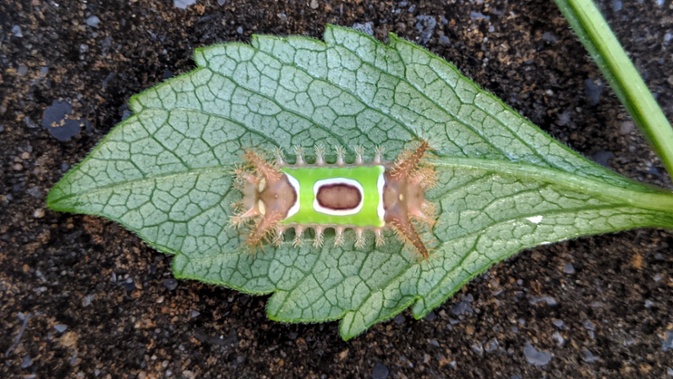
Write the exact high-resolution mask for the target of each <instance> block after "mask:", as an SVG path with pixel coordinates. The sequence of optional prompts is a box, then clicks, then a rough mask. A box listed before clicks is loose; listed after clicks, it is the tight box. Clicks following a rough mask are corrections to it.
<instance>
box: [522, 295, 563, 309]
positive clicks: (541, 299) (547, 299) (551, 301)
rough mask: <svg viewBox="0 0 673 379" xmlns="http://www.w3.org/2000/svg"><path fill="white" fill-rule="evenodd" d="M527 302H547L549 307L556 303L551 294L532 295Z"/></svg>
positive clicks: (532, 303) (533, 303)
mask: <svg viewBox="0 0 673 379" xmlns="http://www.w3.org/2000/svg"><path fill="white" fill-rule="evenodd" d="M528 303H529V304H531V305H535V304H538V303H547V305H548V306H550V307H553V306H556V305H558V302H557V301H556V299H554V298H553V297H551V296H540V297H532V298H531V299H530V300H528Z"/></svg>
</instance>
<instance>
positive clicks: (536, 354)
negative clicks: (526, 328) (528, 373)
mask: <svg viewBox="0 0 673 379" xmlns="http://www.w3.org/2000/svg"><path fill="white" fill-rule="evenodd" d="M523 355H524V357H526V362H528V363H530V364H532V365H533V366H545V365H547V364H548V363H549V362H551V358H552V355H551V354H549V353H547V352H545V351H540V350H537V349H536V348H534V347H533V345H531V344H529V343H527V344H526V345H525V346H524V347H523Z"/></svg>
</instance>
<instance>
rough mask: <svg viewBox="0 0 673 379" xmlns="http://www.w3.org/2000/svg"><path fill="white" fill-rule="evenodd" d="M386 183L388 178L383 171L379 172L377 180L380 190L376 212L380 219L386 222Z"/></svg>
mask: <svg viewBox="0 0 673 379" xmlns="http://www.w3.org/2000/svg"><path fill="white" fill-rule="evenodd" d="M385 185H386V178H385V177H384V176H383V171H381V173H380V174H379V179H378V180H377V181H376V189H377V190H378V191H379V205H378V206H377V207H376V214H377V215H378V216H379V220H380V221H381V222H384V221H383V220H384V216H385V215H386V211H385V210H384V209H383V187H384V186H385Z"/></svg>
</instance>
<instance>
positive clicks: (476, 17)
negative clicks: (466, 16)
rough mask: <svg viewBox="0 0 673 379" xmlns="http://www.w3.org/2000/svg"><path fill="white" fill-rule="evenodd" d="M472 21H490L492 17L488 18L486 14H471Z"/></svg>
mask: <svg viewBox="0 0 673 379" xmlns="http://www.w3.org/2000/svg"><path fill="white" fill-rule="evenodd" d="M470 19H472V20H473V21H476V20H490V19H491V17H490V16H486V15H485V14H483V13H481V12H470Z"/></svg>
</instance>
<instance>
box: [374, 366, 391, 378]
mask: <svg viewBox="0 0 673 379" xmlns="http://www.w3.org/2000/svg"><path fill="white" fill-rule="evenodd" d="M388 374H389V371H388V367H387V366H386V365H384V364H383V363H381V362H376V364H375V365H374V369H373V370H372V379H386V378H387V377H388Z"/></svg>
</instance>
